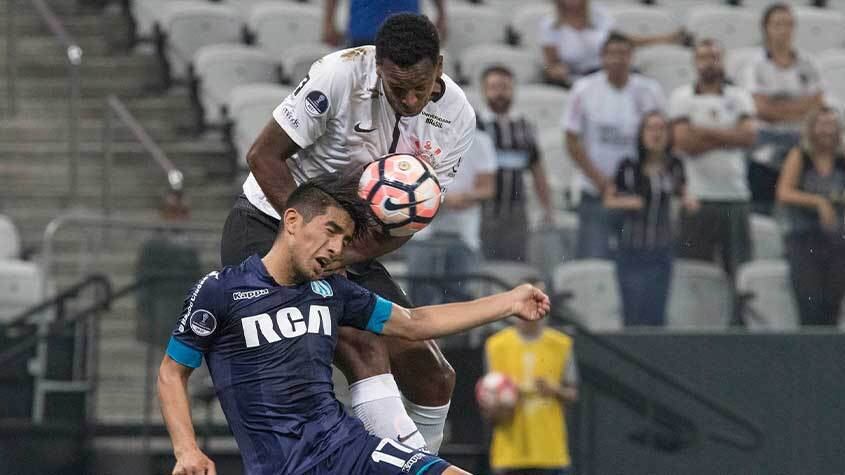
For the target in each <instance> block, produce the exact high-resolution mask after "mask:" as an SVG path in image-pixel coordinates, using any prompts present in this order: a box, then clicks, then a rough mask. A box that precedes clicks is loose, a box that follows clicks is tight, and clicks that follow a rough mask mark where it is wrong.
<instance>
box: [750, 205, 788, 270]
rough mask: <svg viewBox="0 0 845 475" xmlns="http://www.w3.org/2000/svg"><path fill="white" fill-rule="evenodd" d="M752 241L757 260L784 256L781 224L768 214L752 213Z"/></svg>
mask: <svg viewBox="0 0 845 475" xmlns="http://www.w3.org/2000/svg"><path fill="white" fill-rule="evenodd" d="M751 243H752V246H751V247H752V249H753V251H754V259H755V260H757V259H781V258H783V256H784V251H783V235H782V234H781V231H780V226H779V225H778V223H777V221H775V220H774V219H772V218H770V217H768V216H764V215H762V214H752V215H751Z"/></svg>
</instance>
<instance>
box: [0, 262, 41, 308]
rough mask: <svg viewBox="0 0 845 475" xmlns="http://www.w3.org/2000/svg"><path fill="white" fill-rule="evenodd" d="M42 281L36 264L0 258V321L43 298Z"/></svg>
mask: <svg viewBox="0 0 845 475" xmlns="http://www.w3.org/2000/svg"><path fill="white" fill-rule="evenodd" d="M44 283H45V282H44V277H43V274H42V273H41V269H40V268H39V267H38V265H37V264H34V263H32V262H25V261H16V260H0V322H8V321H9V320H10V319H11V318H13V317H15V316H16V315H18V314H19V313H21V312H22V311H24V310H26V309H28V308H30V307H32V306H34V305H35V304H37V303H38V302H40V301H41V300H43V298H44Z"/></svg>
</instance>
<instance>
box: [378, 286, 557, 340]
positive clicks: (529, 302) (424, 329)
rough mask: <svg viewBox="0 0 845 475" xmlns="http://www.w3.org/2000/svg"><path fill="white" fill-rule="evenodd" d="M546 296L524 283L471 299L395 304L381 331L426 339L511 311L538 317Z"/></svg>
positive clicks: (544, 308) (546, 303)
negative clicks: (411, 305) (411, 306)
mask: <svg viewBox="0 0 845 475" xmlns="http://www.w3.org/2000/svg"><path fill="white" fill-rule="evenodd" d="M550 308H551V306H550V303H549V297H548V296H547V295H546V294H544V293H543V291H541V290H540V289H538V288H536V287H534V286H532V285H529V284H523V285H520V286H519V287H516V288H514V289H512V290H510V291H508V292H503V293H500V294H496V295H491V296H489V297H483V298H480V299H477V300H473V301H470V302H460V303H450V304H444V305H431V306H428V307H419V308H414V309H406V308H403V307H400V306H399V305H396V304H394V305H393V310H392V312H391V314H390V318H389V319H388V320H387V322H385V324H384V328H383V330H382V334H384V335H390V336H398V337H400V338H406V339H409V340H428V339H431V338H439V337H443V336H446V335H452V334H455V333H460V332H462V331H465V330H469V329H471V328H475V327H478V326H481V325H484V324H486V323H491V322H495V321H497V320H501V319H503V318H507V317H509V316H511V315H515V316H517V317H519V318H522V319H525V320H539V319H541V318H543V317H544V316H545V315H546V314H547V313H548V312H549V310H550Z"/></svg>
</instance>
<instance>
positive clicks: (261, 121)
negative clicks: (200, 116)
mask: <svg viewBox="0 0 845 475" xmlns="http://www.w3.org/2000/svg"><path fill="white" fill-rule="evenodd" d="M290 91H291V89H290V88H287V87H283V86H279V85H277V84H250V85H247V86H240V87H237V88H235V89H234V90H233V91H232V94H231V95H230V96H229V117H230V118H231V120H232V122H233V127H232V142H233V144H234V147H235V151H236V153H237V154H238V159H239V163H240V164H241V165H242V166H246V154H247V152H248V151H249V148H250V147H251V146H252V144H253V142H255V139H256V138H257V137H258V134H259V133H261V130H262V129H263V128H264V126H266V125H267V123H268V122H270V120H271V119H272V117H273V109H275V108H276V106H278V105H279V104H281V102H282V101H283V100H284V99H285V97H287V95H288V94H290Z"/></svg>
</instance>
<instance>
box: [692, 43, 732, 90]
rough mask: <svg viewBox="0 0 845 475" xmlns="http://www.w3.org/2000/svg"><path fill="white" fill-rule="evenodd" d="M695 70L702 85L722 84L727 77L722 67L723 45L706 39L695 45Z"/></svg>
mask: <svg viewBox="0 0 845 475" xmlns="http://www.w3.org/2000/svg"><path fill="white" fill-rule="evenodd" d="M694 60H695V69H696V70H697V71H698V81H699V82H700V83H705V84H712V83H714V82H721V81H722V80H723V79H724V77H725V68H724V66H723V65H722V45H720V44H719V42H718V41H716V40H714V39H712V38H705V39H703V40H701V41H699V42H698V43H696V44H695V56H694Z"/></svg>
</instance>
